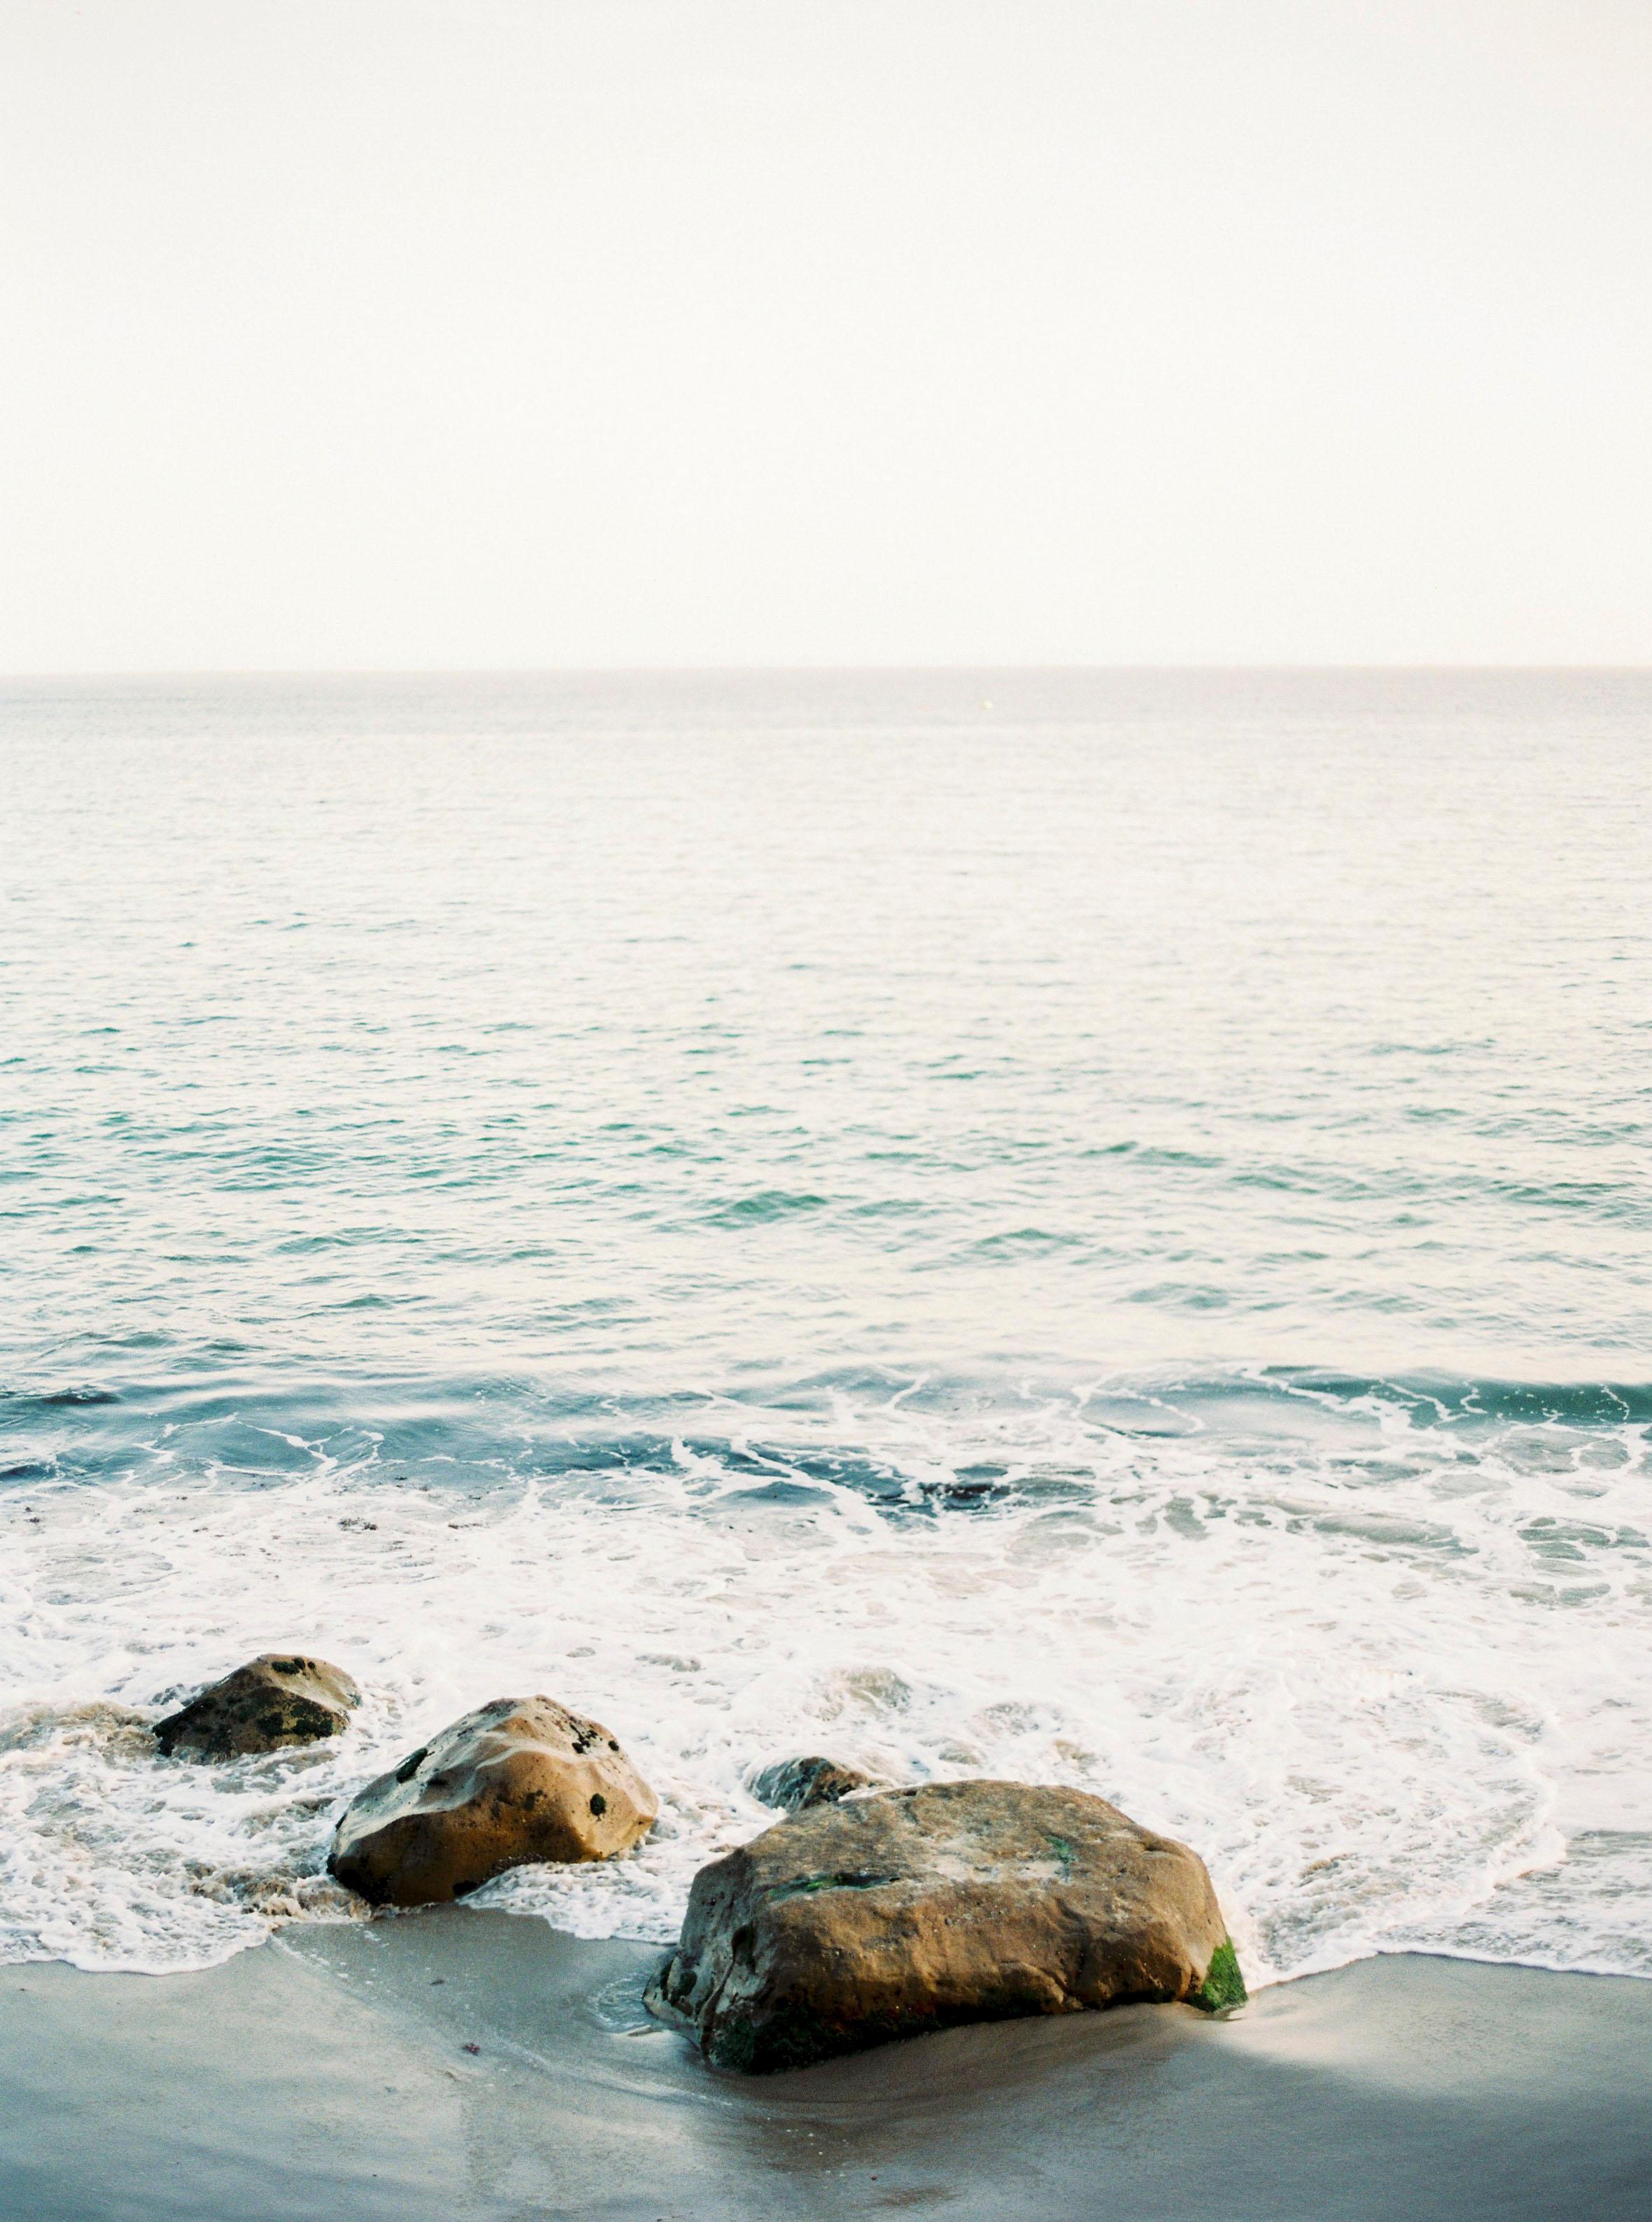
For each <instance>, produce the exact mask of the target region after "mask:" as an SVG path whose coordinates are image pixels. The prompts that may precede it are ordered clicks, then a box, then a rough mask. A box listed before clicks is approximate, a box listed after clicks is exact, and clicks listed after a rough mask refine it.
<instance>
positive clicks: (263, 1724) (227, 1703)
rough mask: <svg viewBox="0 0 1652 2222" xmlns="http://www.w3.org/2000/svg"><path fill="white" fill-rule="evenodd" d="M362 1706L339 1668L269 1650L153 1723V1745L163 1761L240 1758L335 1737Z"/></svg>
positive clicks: (351, 1683) (351, 1685) (297, 1654)
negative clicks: (176, 1756) (322, 1738)
mask: <svg viewBox="0 0 1652 2222" xmlns="http://www.w3.org/2000/svg"><path fill="white" fill-rule="evenodd" d="M359 1704H361V1692H360V1691H359V1690H358V1689H357V1688H356V1686H355V1683H354V1682H352V1681H351V1679H350V1678H349V1675H348V1674H347V1673H344V1671H343V1669H342V1667H339V1666H329V1665H328V1663H327V1661H326V1660H324V1659H307V1658H305V1657H304V1656H303V1655H302V1654H299V1653H298V1652H293V1651H267V1652H266V1653H265V1654H263V1656H262V1658H260V1659H254V1660H248V1663H247V1665H246V1666H237V1667H236V1670H235V1672H234V1673H232V1674H226V1675H225V1676H224V1678H223V1680H222V1681H221V1682H213V1683H211V1684H210V1685H208V1687H207V1688H206V1689H204V1690H203V1691H202V1692H201V1694H200V1696H199V1697H198V1698H192V1699H191V1700H190V1702H189V1704H186V1705H185V1706H184V1707H183V1708H182V1710H180V1711H179V1712H175V1713H168V1715H167V1716H166V1719H165V1720H164V1721H157V1722H156V1723H155V1726H154V1739H155V1742H157V1743H158V1744H159V1745H160V1748H161V1750H162V1751H163V1752H165V1753H166V1755H167V1757H168V1758H171V1757H173V1754H177V1755H179V1756H180V1757H182V1758H185V1759H242V1758H244V1757H245V1756H246V1755H247V1754H248V1753H250V1752H259V1751H279V1750H280V1748H282V1746H283V1745H286V1744H295V1743H315V1742H318V1741H319V1739H320V1738H321V1737H323V1736H336V1735H337V1734H338V1732H339V1730H340V1729H342V1728H343V1727H344V1725H345V1724H346V1723H347V1722H348V1721H349V1717H350V1715H351V1714H352V1713H353V1712H354V1711H355V1708H356V1707H357V1706H358V1705H359Z"/></svg>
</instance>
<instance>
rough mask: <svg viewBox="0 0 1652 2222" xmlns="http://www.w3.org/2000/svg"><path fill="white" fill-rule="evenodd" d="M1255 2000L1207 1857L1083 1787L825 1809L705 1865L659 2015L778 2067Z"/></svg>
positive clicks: (746, 2058) (937, 1793)
mask: <svg viewBox="0 0 1652 2222" xmlns="http://www.w3.org/2000/svg"><path fill="white" fill-rule="evenodd" d="M1244 1995H1245V1992H1244V1985H1243V1983H1242V1981H1241V1978H1240V1974H1239V1968H1238V1962H1236V1960H1235V1959H1234V1950H1233V1947H1232V1945H1231V1944H1230V1943H1228V1930H1227V1924H1226V1923H1225V1922H1224V1921H1223V1919H1222V1909H1221V1907H1220V1906H1219V1905H1217V1904H1216V1898H1215V1892H1214V1891H1213V1890H1212V1888H1211V1886H1210V1878H1209V1875H1208V1874H1206V1873H1205V1871H1204V1866H1203V1861H1200V1860H1199V1859H1198V1857H1197V1855H1195V1854H1194V1853H1192V1852H1190V1850H1189V1849H1188V1848H1187V1846H1186V1845H1185V1844H1178V1843H1177V1842H1174V1841H1173V1840H1172V1839H1171V1838H1170V1837H1168V1836H1154V1835H1153V1832H1152V1830H1148V1829H1141V1828H1138V1827H1137V1825H1136V1823H1134V1821H1131V1820H1128V1819H1127V1818H1126V1817H1125V1816H1124V1815H1123V1814H1122V1813H1121V1812H1120V1811H1118V1809H1117V1807H1116V1806H1113V1805H1108V1804H1107V1803H1106V1802H1105V1801H1104V1800H1103V1799H1102V1798H1090V1797H1087V1796H1085V1795H1084V1792H1082V1791H1077V1790H1052V1789H1034V1788H1029V1787H1028V1786H1027V1785H1025V1784H1022V1783H1018V1782H938V1783H932V1784H929V1785H927V1786H925V1787H923V1788H921V1789H917V1790H895V1791H888V1792H883V1793H882V1794H881V1795H879V1796H876V1797H873V1798H851V1800H850V1801H849V1802H848V1803H847V1804H846V1805H816V1806H812V1807H810V1808H809V1809H808V1810H807V1811H804V1812H801V1813H798V1814H795V1816H794V1817H792V1818H791V1819H789V1820H786V1821H782V1822H780V1823H778V1824H777V1825H776V1827H774V1828H772V1829H769V1830H767V1831H766V1832H765V1833H764V1834H763V1836H758V1837H757V1838H756V1839H755V1840H754V1841H753V1842H751V1843H749V1844H745V1845H743V1846H742V1847H741V1848H740V1849H739V1850H738V1851H734V1852H731V1853H729V1854H728V1855H726V1856H725V1858H723V1859H720V1860H716V1861H713V1863H712V1864H711V1865H710V1866H709V1867H702V1868H701V1869H700V1873H699V1874H697V1875H696V1876H695V1877H694V1887H693V1889H692V1891H691V1892H690V1893H689V1898H688V1918H687V1920H686V1921H685V1922H684V1924H683V1929H682V1939H681V1941H680V1942H679V1943H678V1945H677V1949H676V1950H675V1952H674V1953H673V1955H671V1957H670V1959H669V1961H668V1962H666V1964H665V1966H664V1967H663V1968H662V1969H661V1971H660V1973H659V1974H658V1975H657V1976H656V1978H655V1980H654V1982H653V1984H652V1985H651V1986H650V1993H649V2003H650V2005H652V2006H654V2007H655V2009H656V2012H662V2013H663V2014H664V2015H665V2016H666V2017H667V2018H671V2019H675V2020H679V2021H682V2022H685V2023H687V2024H690V2025H691V2026H692V2027H693V2028H694V2030H695V2031H697V2033H698V2035H699V2037H700V2044H701V2046H702V2047H703V2049H704V2050H705V2053H706V2056H707V2058H708V2059H709V2060H710V2061H711V2062H713V2065H715V2066H717V2067H719V2068H744V2069H747V2070H749V2071H751V2072H754V2073H762V2072H764V2071H766V2070H769V2069H772V2068H798V2067H801V2066H803V2065H805V2064H806V2063H807V2062H809V2061H813V2060H823V2059H826V2057H828V2056H830V2055H832V2054H833V2053H839V2052H857V2051H860V2050H862V2049H864V2048H865V2047H866V2046H868V2045H873V2044H881V2043H884V2042H885V2041H886V2040H887V2039H889V2038H890V2037H910V2036H915V2035H917V2034H919V2033H920V2031H926V2030H934V2029H944V2028H945V2027H947V2026H948V2025H949V2024H952V2023H956V2022H965V2021H987V2020H997V2019H1002V2018H1006V2017H1008V2016H1011V2015H1016V2014H1042V2013H1073V2012H1078V2011H1079V2010H1080V2009H1081V2008H1083V2007H1086V2006H1105V2005H1114V2004H1115V2003H1117V2002H1119V2001H1121V2000H1124V1999H1157V2000H1169V1999H1187V2000H1188V2001H1189V2002H1190V2003H1191V2004H1193V2005H1202V2006H1205V2007H1208V2008H1210V2009H1214V2008H1215V2007H1217V2006H1220V2005H1230V2004H1233V2003H1235V2002H1236V2001H1237V2000H1238V1999H1242V1998H1243V1997H1244Z"/></svg>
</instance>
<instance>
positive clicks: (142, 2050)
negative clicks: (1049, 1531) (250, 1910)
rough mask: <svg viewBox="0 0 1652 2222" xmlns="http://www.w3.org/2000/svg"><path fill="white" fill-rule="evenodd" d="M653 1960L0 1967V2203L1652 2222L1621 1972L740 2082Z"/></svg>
mask: <svg viewBox="0 0 1652 2222" xmlns="http://www.w3.org/2000/svg"><path fill="white" fill-rule="evenodd" d="M658 1956H659V1955H658V1954H657V1952H656V1950H655V1949H653V1948H644V1947H639V1946H636V1945H631V1944H587V1943H575V1942H574V1941H573V1940H571V1939H569V1938H568V1937H565V1936H558V1935H557V1934H556V1932H554V1931H553V1930H550V1929H548V1928H547V1927H546V1926H545V1925H544V1924H543V1923H541V1922H538V1921H534V1920H527V1919H521V1918H515V1917H512V1916H511V1915H508V1914H500V1913H491V1914H490V1913H478V1912H474V1911H468V1910H465V1909H461V1908H455V1909H444V1910H442V1911H432V1912H427V1913H422V1914H418V1915H415V1916H409V1917H404V1918H398V1919H393V1920H382V1921H377V1922H374V1923H373V1924H364V1925H360V1926H357V1925H349V1926H339V1927H323V1926H320V1925H317V1926H313V1927H298V1926H295V1927H292V1928H290V1929H288V1930H286V1931H285V1932H284V1934H283V1935H282V1936H280V1937H279V1938H277V1939H276V1940H274V1941H273V1942H272V1943H268V1944H267V1945H265V1946H264V1947H262V1948H261V1949H259V1950H256V1951H253V1952H248V1953H243V1954H242V1955H241V1956H240V1957H239V1958H238V1959H236V1960H234V1961H231V1962H229V1964H228V1965H227V1966H225V1967H223V1968H217V1969H214V1970H212V1971H211V1972H210V1973H208V1974H194V1975H176V1976H168V1977H161V1978H155V1977H146V1976H135V1975H88V1974H79V1973H78V1972H76V1971H75V1970H73V1969H72V1968H65V1967H61V1966H49V1967H48V1966H36V1967H28V1968H6V1969H3V1970H0V2215H3V2216H4V2217H5V2218H7V2222H9V2218H12V2217H14V2216H15V2217H20V2218H21V2217H25V2216H26V2217H28V2218H30V2219H31V2222H92V2218H96V2222H150V2219H151V2218H154V2222H163V2218H164V2222H311V2218H316V2222H320V2218H323V2217H324V2218H326V2222H380V2218H383V2222H437V2218H441V2222H460V2218H465V2222H468V2218H472V2217H475V2218H487V2219H488V2222H493V2218H499V2222H548V2218H552V2217H556V2218H562V2217H568V2218H574V2217H578V2218H581V2219H582V2218H586V2217H589V2218H592V2222H597V2218H602V2222H610V2218H612V2222H662V2218H669V2222H690V2218H692V2222H725V2218H726V2222H736V2218H738V2222H789V2218H793V2217H797V2218H801V2217H808V2218H811V2222H813V2218H836V2217H839V2216H846V2215H870V2216H877V2215H884V2214H899V2213H927V2212H928V2211H930V2210H932V2209H933V2210H934V2211H936V2212H938V2213H939V2212H945V2214H946V2215H947V2216H948V2217H949V2218H956V2222H976V2218H979V2222H1020V2218H1022V2217H1026V2218H1028V2222H1031V2218H1033V2217H1040V2218H1061V2217H1064V2216H1074V2217H1092V2216H1093V2217H1098V2218H1102V2217H1104V2218H1112V2217H1117V2218H1119V2222H1127V2218H1128V2222H1204V2218H1207V2217H1209V2218H1210V2222H1215V2218H1216V2217H1222V2218H1224V2222H1234V2219H1235V2218H1238V2222H1297V2218H1300V2222H1343V2219H1344V2218H1347V2222H1355V2218H1357V2222H1366V2218H1371V2222H1376V2218H1379V2217H1380V2218H1383V2222H1434V2218H1440V2222H1445V2218H1447V2217H1451V2218H1453V2222H1471V2219H1472V2218H1476V2217H1483V2216H1498V2217H1514V2216H1518V2217H1522V2218H1525V2217H1534V2218H1542V2217H1550V2216H1554V2217H1568V2218H1569V2217H1577V2218H1579V2222H1585V2218H1587V2219H1588V2222H1617V2218H1619V2217H1622V2218H1625V2222H1627V2219H1628V2218H1631V2217H1632V2218H1635V2222H1644V2218H1645V2217H1646V2216H1648V2215H1649V2213H1652V1984H1649V1983H1637V1982H1633V1981H1629V1980H1619V1979H1616V1978H1611V1977H1592V1976H1580V1975H1554V1974H1541V1973H1538V1972H1536V1971H1533V1970H1530V1969H1526V1968H1488V1967H1482V1966H1478V1965H1475V1964H1473V1963H1470V1962H1462V1961H1450V1960H1435V1959H1425V1958H1420V1957H1407V1958H1394V1959H1387V1960H1379V1961H1374V1962H1363V1963H1361V1964H1360V1965H1358V1966H1355V1967H1353V1968H1344V1969H1341V1970H1339V1971H1338V1972H1336V1973H1335V1974H1329V1975H1322V1976H1317V1977H1314V1978H1311V1979H1310V1980H1306V1981H1303V1982H1300V1983H1295V1984H1290V1985H1287V1986H1285V1987H1281V1988H1279V1989H1277V1990H1272V1991H1268V1992H1266V1993H1262V1994H1261V1995H1260V1996H1259V1998H1258V1999H1255V2000H1254V2001H1253V2003H1252V2005H1250V2006H1249V2007H1247V2008H1246V2009H1245V2010H1244V2011H1243V2012H1241V2013H1239V2014H1237V2015H1236V2016H1234V2017H1233V2018H1230V2019H1228V2020H1226V2021H1217V2022H1211V2021H1209V2020H1207V2019H1205V2018H1203V2016H1201V2015H1198V2014H1196V2013H1194V2012H1190V2011H1189V2010H1186V2009H1184V2008H1180V2007H1172V2008H1164V2007H1135V2008H1127V2009H1124V2010H1122V2011H1120V2012H1113V2013H1109V2014H1086V2015H1082V2016H1078V2017H1076V2018H1072V2019H1063V2020H1059V2021H1036V2022H1017V2023H1010V2024H998V2025H996V2026H992V2027H983V2028H974V2029H966V2030H957V2031H951V2032H949V2033H948V2034H946V2035H945V2036H943V2037H929V2038H924V2039H921V2040H919V2041H918V2042H916V2043H908V2044H904V2045H896V2046H890V2047H888V2048H885V2049H883V2050H881V2051H878V2052H875V2053H871V2054H866V2055H863V2056H861V2057H860V2058H858V2059H855V2060H849V2061H840V2062H832V2063H830V2064H828V2065H826V2066H824V2067H820V2068H809V2069H807V2070H805V2071H803V2072H802V2073H801V2074H793V2075H788V2076H782V2077H778V2078H769V2079H766V2080H763V2081H737V2080H734V2079H731V2078H728V2077H724V2076H719V2075H714V2074H711V2073H710V2072H709V2071H708V2070H707V2068H705V2067H704V2066H703V2065H702V2063H701V2062H700V2060H699V2059H698V2057H697V2056H696V2055H695V2054H694V2052H693V2051H692V2050H691V2049H689V2048H688V2045H687V2044H686V2043H684V2041H683V2040H682V2037H679V2036H677V2035H676V2034H675V2032H673V2031H668V2030H665V2029H662V2028H660V2027H658V2026H657V2025H656V2024H654V2023H653V2022H651V2021H650V2019H649V2018H648V2017H647V2016H646V2014H645V2013H644V2012H643V2009H642V2004H641V1994H642V1985H643V1980H644V1976H645V1975H646V1974H647V1973H648V1971H649V1970H650V1968H652V1967H653V1965H654V1964H655V1962H656V1960H657V1958H658ZM472 2047H474V2048H475V2049H474V2050H473V2049H469V2048H472Z"/></svg>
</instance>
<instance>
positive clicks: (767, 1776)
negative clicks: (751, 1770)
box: [751, 1757, 877, 1813]
mask: <svg viewBox="0 0 1652 2222" xmlns="http://www.w3.org/2000/svg"><path fill="white" fill-rule="evenodd" d="M876 1787H877V1785H876V1782H875V1781H874V1780H873V1779H872V1777H871V1776H870V1774H862V1773H860V1771H859V1770H858V1768H857V1767H839V1764H838V1762H837V1761H836V1760H835V1759H820V1758H819V1757H813V1758H809V1759H782V1760H779V1761H776V1764H775V1765H774V1766H773V1767H764V1768H763V1772H762V1773H761V1774H756V1775H753V1777H752V1778H751V1795H752V1796H753V1797H754V1798H756V1799H757V1802H758V1803H759V1805H778V1806H779V1807H780V1809H781V1810H782V1812H786V1813H801V1811H803V1809H804V1807H805V1806H806V1805H832V1804H833V1803H834V1802H835V1801H836V1800H837V1799H838V1798H846V1797H847V1796H848V1795H849V1793H850V1792H851V1790H873V1789H876Z"/></svg>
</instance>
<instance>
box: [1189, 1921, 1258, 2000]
mask: <svg viewBox="0 0 1652 2222" xmlns="http://www.w3.org/2000/svg"><path fill="white" fill-rule="evenodd" d="M1249 1996H1250V1993H1249V1992H1248V1991H1247V1989H1246V1988H1245V1978H1244V1976H1243V1975H1242V1974H1241V1973H1240V1968H1239V1955H1238V1953H1237V1952H1235V1951H1234V1946H1233V1939H1232V1938H1231V1937H1229V1936H1224V1937H1223V1938H1222V1942H1221V1943H1220V1944H1218V1945H1217V1947H1216V1949H1215V1952H1214V1953H1213V1954H1212V1955H1211V1960H1210V1965H1209V1967H1208V1968H1206V1969H1205V1971H1204V1980H1203V1982H1202V1983H1201V1984H1200V1986H1199V1987H1198V1989H1197V1991H1190V1992H1189V1993H1188V1994H1187V2002H1188V2004H1189V2005H1190V2006H1197V2007H1198V2009H1199V2011H1200V2012H1201V2013H1221V2012H1223V2011H1224V2010H1225V2009H1226V2008H1227V2007H1228V2006H1242V2005H1244V2003H1245V2001H1246V1999H1248V1998H1249Z"/></svg>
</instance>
